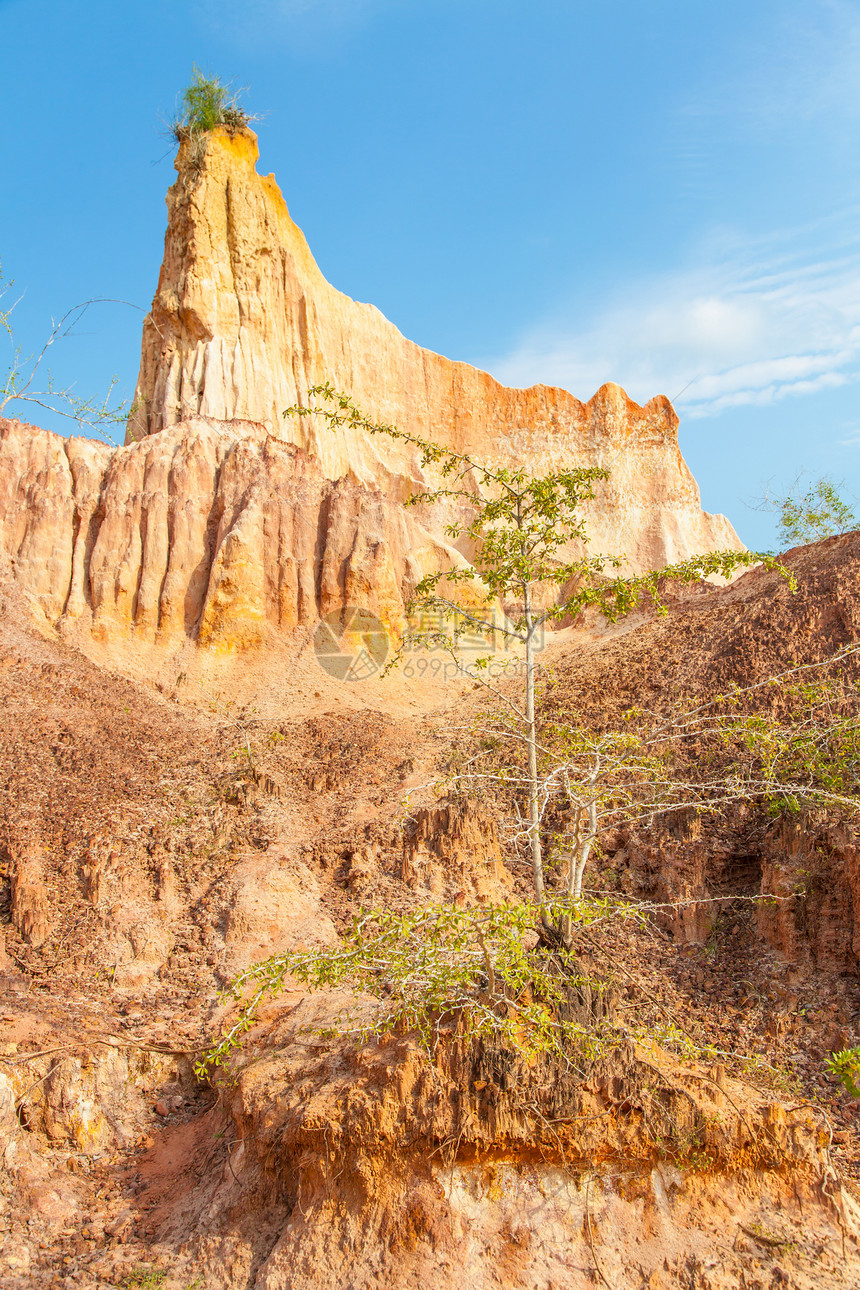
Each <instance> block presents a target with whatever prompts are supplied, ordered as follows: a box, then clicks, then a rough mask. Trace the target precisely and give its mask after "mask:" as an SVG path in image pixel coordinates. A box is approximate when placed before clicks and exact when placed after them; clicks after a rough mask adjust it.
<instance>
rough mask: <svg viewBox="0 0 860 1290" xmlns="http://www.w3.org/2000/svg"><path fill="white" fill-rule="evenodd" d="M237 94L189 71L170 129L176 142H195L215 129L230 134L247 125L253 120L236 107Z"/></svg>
mask: <svg viewBox="0 0 860 1290" xmlns="http://www.w3.org/2000/svg"><path fill="white" fill-rule="evenodd" d="M240 93H241V91H239V90H233V89H231V87H230V85H224V84H223V83H222V82H221V81H220V80H219V79H218V77H217V76H206V75H205V74H204V73H203V72H201V70H200V68H199V67H197V66H194V67H192V69H191V82H190V84H188V85H186V87H185V89H184V90H183V91H182V94H181V95H180V100H179V101H180V108H179V111H178V112H177V115H176V117H175V118H174V119H173V121H172V122H171V126H170V129H171V133H172V134H173V137H174V139H175V140H176V142H177V143H182V141H183V140H184V139H193V138H197V137H199V136H200V135H203V134H206V133H207V132H208V131H209V130H214V129H215V128H216V126H219V125H224V126H227V127H228V128H230V129H234V130H241V129H243V128H244V127H245V126H247V125H249V124H250V122H251V121H252V120H255V118H254V117H251V116H249V115H248V113H247V112H245V111H244V110H243V109H242V108H240V107H239V94H240Z"/></svg>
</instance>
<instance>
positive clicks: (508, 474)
mask: <svg viewBox="0 0 860 1290" xmlns="http://www.w3.org/2000/svg"><path fill="white" fill-rule="evenodd" d="M309 394H310V396H311V397H312V398H314V399H318V400H320V401H319V402H318V403H314V404H312V405H311V406H309V407H292V408H288V409H287V410H286V412H285V413H284V415H285V416H320V417H322V418H324V419H325V420H326V421H328V423H329V424H330V425H332V426H343V425H346V426H348V427H349V428H350V429H352V430H357V431H364V432H366V433H368V434H372V435H385V436H387V437H389V438H392V439H398V440H401V441H403V442H405V443H407V444H409V445H411V446H412V447H413V448H415V449H416V450H417V451H418V453H419V454H420V459H421V464H422V466H431V467H433V468H434V469H435V470H436V471H437V473H438V475H439V476H441V479H442V483H441V484H440V485H439V486H438V487H431V488H428V489H426V490H424V491H421V492H417V493H415V494H414V495H413V496H412V497H410V498H409V502H408V504H410V505H432V504H434V503H437V502H444V503H452V502H453V503H455V504H456V505H457V506H458V507H459V509H460V510H461V511H462V512H463V513H464V514H465V516H466V517H467V518H464V519H462V520H455V521H453V522H452V523H450V524H449V525H448V526H447V530H446V531H447V535H448V537H449V538H450V539H451V540H452V542H457V541H459V542H461V543H463V544H464V545H465V546H466V547H467V548H468V549H470V550H475V551H476V552H477V554H476V557H475V559H474V561H473V562H472V563H469V564H466V563H464V564H463V565H460V566H456V567H451V568H448V569H445V570H441V571H438V572H435V573H431V574H428V575H427V576H426V577H424V578H422V579H421V580H420V581H419V583H418V585H417V587H416V588H415V594H414V597H413V600H412V603H411V605H410V613H412V614H422V615H424V616H425V617H435V618H436V619H437V620H438V626H434V627H432V628H430V629H429V630H427V629H423V630H419V631H417V632H415V631H413V632H410V633H408V634H407V636H406V639H405V641H404V642H403V647H402V648H404V647H414V646H415V645H416V644H419V645H423V646H424V647H426V648H432V649H441V650H445V651H447V652H448V653H449V654H450V655H451V657H452V658H454V659H455V661H458V660H459V655H458V644H459V641H460V638H461V637H462V636H463V635H464V634H465V633H472V634H474V633H478V634H484V635H486V636H488V637H490V636H492V637H495V636H496V635H497V634H498V635H501V636H502V637H503V638H504V640H505V641H506V643H507V644H508V645H511V646H514V647H515V648H518V649H521V650H522V652H523V654H524V658H525V679H524V684H523V691H522V695H521V697H520V699H519V701H516V700H512V699H510V697H509V696H505V704H506V709H507V712H508V713H509V716H510V721H509V724H508V727H507V728H506V729H505V728H502V734H503V735H505V736H506V737H508V738H509V740H510V742H511V745H512V746H518V747H520V748H524V749H525V753H526V758H527V763H528V764H527V769H525V770H524V771H523V772H522V776H521V783H522V785H523V788H524V795H525V798H526V821H525V824H524V830H525V833H526V836H527V839H528V846H529V850H530V854H531V863H532V877H533V882H534V888H535V893H536V895H537V898H538V902H539V904H541V905H542V906H543V905H545V903H546V901H547V897H548V892H547V884H546V875H545V866H544V848H543V839H542V836H541V810H542V803H541V794H542V792H543V791H544V789H543V788H542V781H541V773H540V767H539V762H540V759H541V750H542V743H541V736H540V732H539V730H538V722H537V719H536V714H535V678H536V674H537V653H538V650H539V641H540V633H541V632H542V631H543V629H544V627H545V625H546V624H547V623H548V622H551V621H559V620H561V619H564V618H574V619H575V618H577V617H578V616H579V615H580V614H582V613H583V612H584V611H585V610H587V609H589V608H596V609H597V610H598V611H599V612H600V613H601V614H602V615H603V616H604V617H605V618H607V619H608V620H610V621H615V620H616V619H617V618H619V617H620V616H622V615H624V614H628V613H630V612H631V610H633V609H635V608H636V606H637V605H638V604H639V603H640V601H641V600H642V599H643V598H645V599H647V600H649V601H650V602H651V603H652V604H653V605H655V606H656V608H657V611H658V612H659V613H665V612H666V611H665V607H664V605H663V602H662V600H661V597H660V583H661V581H665V580H668V581H673V582H681V583H692V582H697V581H699V580H700V579H702V578H707V577H710V576H711V575H714V574H718V575H720V576H722V577H729V576H730V575H731V574H732V573H734V572H735V571H736V570H737V569H739V568H744V567H747V566H749V565H752V564H764V565H766V566H768V567H771V568H774V567H775V568H780V566H779V565H777V563H776V561H775V560H774V559H773V557H772V556H769V555H763V554H761V553H756V552H749V551H713V552H709V553H707V554H704V555H701V556H694V557H692V558H691V559H689V560H686V561H683V562H682V563H679V564H676V565H670V566H668V567H666V568H664V569H659V570H653V571H650V572H647V573H643V574H637V575H635V576H624V575H623V574H621V573H619V572H618V570H619V569H620V568H621V561H620V560H619V559H618V558H617V557H615V556H608V555H593V554H590V553H589V552H588V550H587V544H588V535H587V531H586V523H585V519H584V517H583V515H582V510H581V508H582V506H583V504H585V503H587V502H589V501H591V500H593V499H594V498H595V496H596V492H595V489H596V486H597V485H598V484H600V483H601V482H603V481H604V480H606V479H607V478H608V474H609V472H608V471H607V470H605V469H603V468H602V467H597V466H589V467H575V468H570V469H567V470H558V471H554V472H553V473H551V474H548V475H544V476H540V477H533V476H532V475H530V474H529V473H528V471H527V470H526V469H525V467H522V466H511V467H505V466H500V467H497V466H493V467H491V466H487V465H485V464H484V463H482V462H480V461H478V460H476V459H475V458H474V457H472V456H471V455H470V454H468V453H461V452H455V451H453V450H452V449H449V448H446V447H443V446H442V445H440V444H437V443H433V442H432V441H430V440H427V439H422V438H420V437H419V436H416V435H413V434H410V433H408V432H406V431H403V430H398V429H397V427H396V426H393V425H389V424H386V423H381V422H374V421H372V420H371V418H370V417H368V416H367V415H366V414H365V413H364V412H362V411H361V410H360V409H359V408H358V407H357V406H356V404H355V403H354V402H353V400H352V399H351V398H350V397H349V395H347V394H343V393H340V392H339V391H337V390H335V389H334V388H333V387H332V386H331V385H330V384H324V385H318V386H315V387H314V388H312V389H311V390H310V391H309ZM607 571H611V572H607ZM786 576H787V575H786ZM463 587H466V588H468V594H467V595H466V596H465V597H464V596H463V595H462V594H461V595H459V596H458V595H457V594H456V593H457V589H458V588H463ZM500 605H504V606H506V607H508V608H509V611H510V614H511V616H510V617H509V616H507V615H500V614H499V606H500ZM402 648H401V653H402ZM399 656H400V655H399V654H398V655H397V656H395V661H396V659H397V657H399ZM489 662H490V660H489V659H488V658H486V657H484V658H479V659H477V660H476V661H475V662H474V663H473V665H472V669H471V674H472V675H475V674H477V675H478V676H479V677H480V676H481V675H482V674H485V673H486V670H487V668H488V666H489ZM462 670H463V671H466V670H467V669H466V668H465V667H463V669H462ZM490 688H493V687H492V686H490ZM603 751H604V752H606V753H607V754H608V753H609V750H608V749H604V750H603ZM600 762H601V754H598V763H600ZM586 782H587V783H590V784H591V787H592V788H594V785H595V783H596V781H595V779H594V777H593V776H592V777H591V778H590V779H588V778H587V781H586ZM595 792H596V789H595V791H594V792H590V791H589V790H588V788H586V791H585V792H584V793H583V794H582V795H581V796H580V797H579V798H578V800H577V810H578V811H579V812H580V813H584V819H585V821H586V823H584V825H583V828H582V830H581V832H580V836H579V841H578V843H577V846H578V848H579V852H578V856H577V858H576V859H575V860H574V861H572V862H571V864H570V866H569V872H568V876H567V879H566V890H567V892H568V894H569V895H571V896H573V897H574V898H576V897H578V896H579V895H580V894H581V889H582V872H583V870H584V868H585V863H586V861H587V859H588V856H589V854H590V852H591V850H592V848H593V845H594V841H595V839H596V824H595V819H596V816H595V812H596V809H597V798H596V796H595ZM577 818H579V817H577ZM541 924H542V926H543V928H544V930H545V931H546V932H547V934H548V935H549V936H550V937H551V938H552V939H554V940H559V939H560V940H561V942H562V943H563V944H565V945H566V946H567V947H568V948H569V947H570V944H571V941H570V939H569V936H570V930H571V928H570V924H569V923H568V922H567V921H566V920H564V919H563V920H562V922H561V923H558V924H553V922H552V920H551V919H550V917H549V914H548V913H547V912H545V913H544V914H543V915H542V917H541Z"/></svg>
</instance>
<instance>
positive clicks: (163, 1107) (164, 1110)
mask: <svg viewBox="0 0 860 1290" xmlns="http://www.w3.org/2000/svg"><path fill="white" fill-rule="evenodd" d="M153 1110H154V1111H155V1114H156V1115H160V1116H165V1115H169V1114H170V1107H169V1106H168V1105H167V1103H166V1102H156V1104H155V1106H154V1108H153Z"/></svg>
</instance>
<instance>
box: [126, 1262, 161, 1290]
mask: <svg viewBox="0 0 860 1290" xmlns="http://www.w3.org/2000/svg"><path fill="white" fill-rule="evenodd" d="M166 1280H167V1273H166V1272H159V1271H158V1270H157V1269H155V1268H148V1267H145V1266H144V1265H141V1266H140V1267H139V1268H132V1270H131V1272H129V1273H127V1274H126V1276H125V1277H124V1278H123V1282H122V1284H123V1285H124V1286H126V1287H128V1290H132V1287H134V1288H135V1290H158V1287H159V1286H162V1285H164V1282H165V1281H166Z"/></svg>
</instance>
